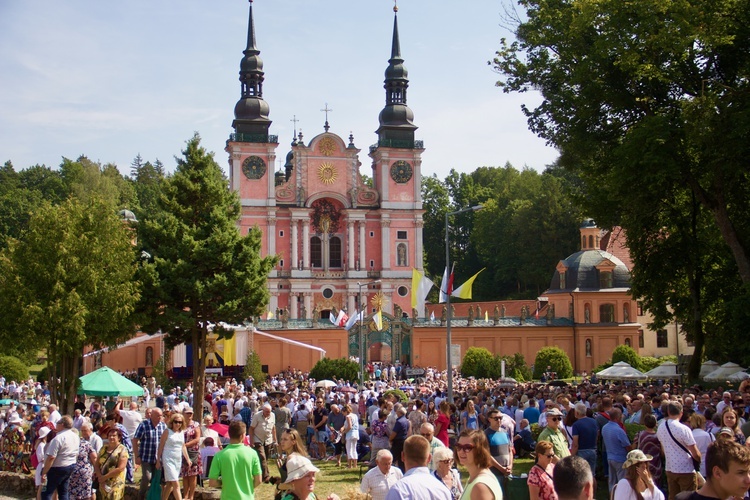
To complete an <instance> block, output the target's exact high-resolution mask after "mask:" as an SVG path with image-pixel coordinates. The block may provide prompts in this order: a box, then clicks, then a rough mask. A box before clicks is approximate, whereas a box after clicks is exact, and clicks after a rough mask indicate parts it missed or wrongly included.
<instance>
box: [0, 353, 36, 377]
mask: <svg viewBox="0 0 750 500" xmlns="http://www.w3.org/2000/svg"><path fill="white" fill-rule="evenodd" d="M0 375H2V376H3V377H5V379H6V380H7V381H8V382H10V381H11V380H15V381H16V382H22V381H24V380H28V378H29V369H28V367H27V366H26V365H25V364H24V363H23V361H21V360H20V359H18V358H16V357H13V356H0Z"/></svg>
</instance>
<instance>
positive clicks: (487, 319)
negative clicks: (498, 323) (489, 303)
mask: <svg viewBox="0 0 750 500" xmlns="http://www.w3.org/2000/svg"><path fill="white" fill-rule="evenodd" d="M484 320H485V321H489V320H490V314H489V312H487V311H484Z"/></svg>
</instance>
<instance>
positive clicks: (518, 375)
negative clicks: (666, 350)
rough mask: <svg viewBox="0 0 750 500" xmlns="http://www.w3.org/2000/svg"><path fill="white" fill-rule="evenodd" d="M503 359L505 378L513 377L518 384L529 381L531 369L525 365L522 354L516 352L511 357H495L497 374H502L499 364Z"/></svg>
mask: <svg viewBox="0 0 750 500" xmlns="http://www.w3.org/2000/svg"><path fill="white" fill-rule="evenodd" d="M503 359H504V360H505V376H506V377H513V378H514V379H516V380H517V381H519V382H526V381H527V380H531V368H529V365H527V364H526V358H524V357H523V354H521V353H520V352H517V353H515V354H514V355H513V356H499V355H497V356H495V363H496V364H497V372H498V374H500V373H502V371H501V366H502V365H501V364H500V362H501V361H502V360H503Z"/></svg>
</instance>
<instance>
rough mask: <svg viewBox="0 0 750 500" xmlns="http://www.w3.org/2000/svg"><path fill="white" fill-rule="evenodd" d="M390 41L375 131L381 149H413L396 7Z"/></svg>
mask: <svg viewBox="0 0 750 500" xmlns="http://www.w3.org/2000/svg"><path fill="white" fill-rule="evenodd" d="M393 12H394V14H393V41H392V43H391V58H390V59H389V60H388V68H386V70H385V85H384V88H385V107H384V108H383V110H382V111H381V112H380V127H379V128H378V130H377V134H378V138H379V143H380V144H381V145H383V146H395V147H409V148H411V147H414V145H413V144H414V131H415V130H416V129H417V127H416V125H414V123H413V120H414V113H413V112H412V110H411V109H409V106H407V105H406V90H407V89H408V88H409V80H408V78H407V77H408V76H409V72H408V71H407V70H406V67H405V66H404V59H403V58H402V57H401V43H400V40H399V36H398V7H393Z"/></svg>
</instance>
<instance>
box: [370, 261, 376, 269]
mask: <svg viewBox="0 0 750 500" xmlns="http://www.w3.org/2000/svg"><path fill="white" fill-rule="evenodd" d="M370 269H375V261H374V260H370Z"/></svg>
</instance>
